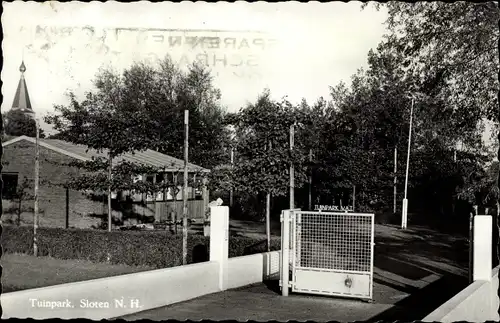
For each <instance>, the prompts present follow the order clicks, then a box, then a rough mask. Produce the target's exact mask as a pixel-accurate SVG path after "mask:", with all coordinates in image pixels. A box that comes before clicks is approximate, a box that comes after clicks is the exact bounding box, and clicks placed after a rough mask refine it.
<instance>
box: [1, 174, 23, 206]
mask: <svg viewBox="0 0 500 323" xmlns="http://www.w3.org/2000/svg"><path fill="white" fill-rule="evenodd" d="M18 177H19V176H18V174H13V173H10V174H9V173H3V174H2V181H3V187H2V199H4V200H13V199H15V198H16V191H17V184H18Z"/></svg>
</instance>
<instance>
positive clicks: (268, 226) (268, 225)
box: [266, 193, 271, 252]
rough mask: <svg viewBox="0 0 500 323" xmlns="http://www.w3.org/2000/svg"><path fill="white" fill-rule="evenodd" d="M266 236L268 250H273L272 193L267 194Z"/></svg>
mask: <svg viewBox="0 0 500 323" xmlns="http://www.w3.org/2000/svg"><path fill="white" fill-rule="evenodd" d="M266 236H267V252H269V251H271V194H269V193H267V195H266Z"/></svg>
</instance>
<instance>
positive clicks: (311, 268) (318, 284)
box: [283, 211, 374, 300]
mask: <svg viewBox="0 0 500 323" xmlns="http://www.w3.org/2000/svg"><path fill="white" fill-rule="evenodd" d="M289 214H290V221H291V223H290V229H289V237H290V239H289V241H290V265H291V277H290V278H291V279H290V285H291V287H292V291H293V292H300V293H310V294H320V295H332V296H343V297H355V298H363V299H370V300H371V299H372V294H373V293H372V291H373V246H374V215H373V214H363V213H341V212H308V211H290V213H289ZM287 236H288V234H287ZM283 268H285V267H283Z"/></svg>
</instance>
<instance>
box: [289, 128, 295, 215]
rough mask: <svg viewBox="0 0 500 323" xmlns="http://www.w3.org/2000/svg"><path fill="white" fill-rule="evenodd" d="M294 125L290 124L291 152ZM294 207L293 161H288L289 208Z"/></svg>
mask: <svg viewBox="0 0 500 323" xmlns="http://www.w3.org/2000/svg"><path fill="white" fill-rule="evenodd" d="M294 128H295V127H294V125H293V124H292V125H291V126H290V152H293V140H294V132H295V129H294ZM294 208H295V171H294V167H293V161H292V162H291V163H290V210H293V209H294Z"/></svg>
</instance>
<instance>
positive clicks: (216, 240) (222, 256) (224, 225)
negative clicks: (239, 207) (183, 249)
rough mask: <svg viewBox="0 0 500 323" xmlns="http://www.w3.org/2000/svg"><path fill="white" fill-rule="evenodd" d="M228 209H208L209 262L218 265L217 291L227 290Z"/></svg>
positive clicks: (212, 207)
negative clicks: (215, 262) (214, 262)
mask: <svg viewBox="0 0 500 323" xmlns="http://www.w3.org/2000/svg"><path fill="white" fill-rule="evenodd" d="M228 242H229V207H227V206H211V207H210V261H217V262H218V263H219V289H220V290H221V291H223V290H226V289H227V278H228V266H227V262H228V253H229V251H228Z"/></svg>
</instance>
